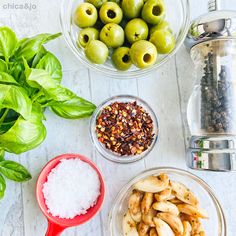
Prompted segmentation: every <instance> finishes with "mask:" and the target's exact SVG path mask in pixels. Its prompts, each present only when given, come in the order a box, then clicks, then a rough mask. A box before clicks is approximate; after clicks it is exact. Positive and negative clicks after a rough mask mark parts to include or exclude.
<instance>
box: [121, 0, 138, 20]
mask: <svg viewBox="0 0 236 236" xmlns="http://www.w3.org/2000/svg"><path fill="white" fill-rule="evenodd" d="M142 7H143V0H122V3H121V8H122V10H123V13H124V15H125V16H126V17H127V18H128V19H133V18H136V17H139V16H140V14H141V10H142Z"/></svg>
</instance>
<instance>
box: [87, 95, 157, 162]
mask: <svg viewBox="0 0 236 236" xmlns="http://www.w3.org/2000/svg"><path fill="white" fill-rule="evenodd" d="M90 134H91V138H92V141H93V143H94V145H95V147H96V148H97V150H98V151H99V153H100V154H101V155H102V156H104V157H105V158H106V159H108V160H110V161H114V162H118V163H131V162H135V161H138V160H140V159H142V158H144V157H145V156H146V155H147V154H148V153H149V152H150V151H151V150H152V148H153V147H154V145H155V143H156V140H157V137H158V122H157V118H156V115H155V113H154V112H153V110H152V109H151V107H150V106H149V105H148V104H147V103H146V102H145V101H143V100H142V99H140V98H138V97H135V96H131V95H119V96H115V97H112V98H109V99H108V100H106V101H104V102H103V103H102V104H101V105H100V106H98V108H97V109H96V111H95V112H94V114H93V116H92V118H91V121H90Z"/></svg>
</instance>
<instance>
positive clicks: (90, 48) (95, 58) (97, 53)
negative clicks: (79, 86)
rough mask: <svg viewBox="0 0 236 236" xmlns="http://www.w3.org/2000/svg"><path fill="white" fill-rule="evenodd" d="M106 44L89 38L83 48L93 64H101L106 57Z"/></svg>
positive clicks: (107, 51)
mask: <svg viewBox="0 0 236 236" xmlns="http://www.w3.org/2000/svg"><path fill="white" fill-rule="evenodd" d="M108 54H109V50H108V48H107V46H106V45H105V44H104V43H103V42H101V41H99V40H91V41H90V42H89V44H88V45H87V46H86V48H85V55H86V57H87V58H88V59H89V60H90V61H91V62H93V63H95V64H103V63H104V62H105V61H106V60H107V58H108Z"/></svg>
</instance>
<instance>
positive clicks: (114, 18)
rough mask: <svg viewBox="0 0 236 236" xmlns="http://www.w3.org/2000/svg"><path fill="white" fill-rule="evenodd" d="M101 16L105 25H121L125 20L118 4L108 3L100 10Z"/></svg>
mask: <svg viewBox="0 0 236 236" xmlns="http://www.w3.org/2000/svg"><path fill="white" fill-rule="evenodd" d="M99 16H100V19H101V21H102V22H103V23H104V24H107V23H116V24H119V23H120V22H121V20H122V18H123V12H122V10H121V8H120V7H119V5H118V4H117V3H115V2H106V3H104V4H103V5H102V7H101V8H100V11H99Z"/></svg>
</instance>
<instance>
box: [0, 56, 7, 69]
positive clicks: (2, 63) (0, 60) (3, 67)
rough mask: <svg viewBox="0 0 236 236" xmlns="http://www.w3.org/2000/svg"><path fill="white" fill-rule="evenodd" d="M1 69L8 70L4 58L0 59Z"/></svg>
mask: <svg viewBox="0 0 236 236" xmlns="http://www.w3.org/2000/svg"><path fill="white" fill-rule="evenodd" d="M0 71H1V72H7V63H6V62H5V61H3V60H2V59H0Z"/></svg>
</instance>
